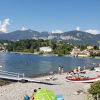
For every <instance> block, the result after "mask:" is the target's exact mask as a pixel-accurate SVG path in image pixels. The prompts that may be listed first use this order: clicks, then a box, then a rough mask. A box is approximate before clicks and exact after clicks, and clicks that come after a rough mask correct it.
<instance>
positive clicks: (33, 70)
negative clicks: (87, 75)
mask: <svg viewBox="0 0 100 100" xmlns="http://www.w3.org/2000/svg"><path fill="white" fill-rule="evenodd" d="M93 63H100V59H94V58H74V57H68V56H67V57H58V56H42V55H32V54H29V55H28V54H15V53H0V65H2V66H3V67H2V68H0V69H2V70H5V71H10V72H18V73H25V75H26V76H33V75H38V74H42V73H48V72H50V71H57V69H58V66H59V65H63V67H64V70H66V71H69V70H72V69H73V68H74V67H77V66H81V67H82V66H84V65H85V66H89V67H91V66H93Z"/></svg>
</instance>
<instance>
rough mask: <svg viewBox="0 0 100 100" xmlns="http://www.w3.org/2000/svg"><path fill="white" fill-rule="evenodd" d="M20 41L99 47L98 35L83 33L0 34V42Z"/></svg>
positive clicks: (29, 31) (29, 32) (30, 31)
mask: <svg viewBox="0 0 100 100" xmlns="http://www.w3.org/2000/svg"><path fill="white" fill-rule="evenodd" d="M22 39H44V40H46V39H48V40H60V41H67V42H69V43H75V44H92V45H100V34H98V35H93V34H91V33H88V32H83V31H77V30H73V31H68V32H63V33H49V32H46V31H44V32H38V31H34V30H30V29H29V30H25V31H22V30H17V31H13V32H10V33H3V32H0V40H11V41H17V40H22Z"/></svg>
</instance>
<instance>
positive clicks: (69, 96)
mask: <svg viewBox="0 0 100 100" xmlns="http://www.w3.org/2000/svg"><path fill="white" fill-rule="evenodd" d="M87 74H89V75H90V76H96V75H99V72H93V71H87ZM66 75H67V74H66V73H64V74H62V75H59V74H56V75H54V78H55V79H56V80H46V79H48V78H49V77H50V76H44V77H38V78H34V80H40V81H45V82H50V83H54V84H56V85H46V84H39V83H32V82H27V83H20V82H16V83H11V84H9V85H4V86H0V100H22V98H23V96H24V95H25V94H28V95H29V96H31V95H32V94H33V91H34V89H37V88H43V87H46V88H48V89H50V90H52V91H54V92H55V94H61V95H62V96H63V97H64V100H87V89H88V88H89V86H90V83H73V82H68V81H67V80H66V79H65V77H66ZM78 90H82V91H83V92H82V93H80V94H77V92H76V91H78Z"/></svg>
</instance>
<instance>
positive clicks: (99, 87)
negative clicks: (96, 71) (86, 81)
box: [88, 81, 100, 98]
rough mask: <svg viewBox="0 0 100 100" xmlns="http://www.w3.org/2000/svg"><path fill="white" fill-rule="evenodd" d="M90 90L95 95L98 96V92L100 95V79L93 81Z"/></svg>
mask: <svg viewBox="0 0 100 100" xmlns="http://www.w3.org/2000/svg"><path fill="white" fill-rule="evenodd" d="M88 91H89V93H90V94H92V95H93V97H95V98H96V96H97V94H98V96H99V97H100V81H97V82H94V83H92V84H91V86H90V88H89V90H88Z"/></svg>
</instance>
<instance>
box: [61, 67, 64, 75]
mask: <svg viewBox="0 0 100 100" xmlns="http://www.w3.org/2000/svg"><path fill="white" fill-rule="evenodd" d="M62 73H64V68H63V66H62V67H61V74H62Z"/></svg>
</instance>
